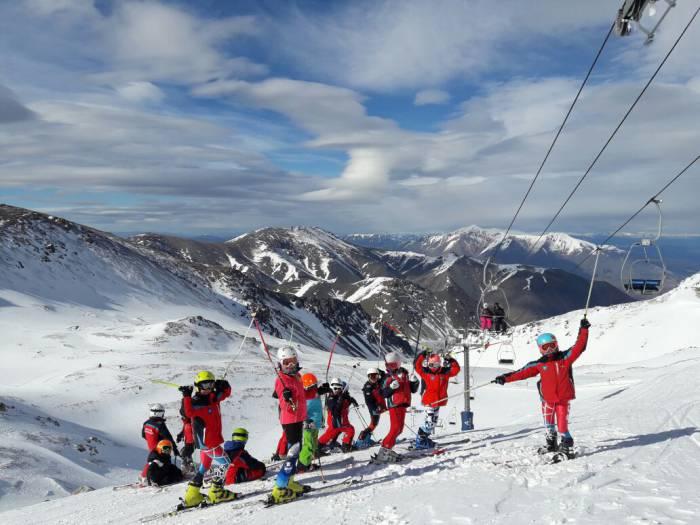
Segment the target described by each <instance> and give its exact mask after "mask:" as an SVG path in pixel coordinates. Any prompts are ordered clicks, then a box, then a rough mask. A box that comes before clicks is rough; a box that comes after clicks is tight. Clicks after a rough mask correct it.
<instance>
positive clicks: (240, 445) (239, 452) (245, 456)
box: [224, 428, 265, 485]
mask: <svg viewBox="0 0 700 525" xmlns="http://www.w3.org/2000/svg"><path fill="white" fill-rule="evenodd" d="M246 443H248V431H247V430H246V429H245V428H236V429H234V430H233V433H232V434H231V441H227V442H226V443H224V451H225V452H226V455H227V456H228V459H229V461H230V464H229V467H228V469H227V470H226V481H225V482H224V485H232V484H234V483H243V482H245V481H253V480H256V479H260V478H262V477H263V476H264V475H265V464H264V463H263V462H262V461H258V460H257V459H255V458H254V457H253V456H251V455H250V454H249V453H248V452H247V451H246V450H245V446H246Z"/></svg>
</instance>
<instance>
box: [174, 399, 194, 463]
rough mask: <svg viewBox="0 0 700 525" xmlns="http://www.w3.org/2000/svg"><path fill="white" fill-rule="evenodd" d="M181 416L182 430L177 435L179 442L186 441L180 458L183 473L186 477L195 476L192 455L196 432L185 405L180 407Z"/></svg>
mask: <svg viewBox="0 0 700 525" xmlns="http://www.w3.org/2000/svg"><path fill="white" fill-rule="evenodd" d="M180 415H181V416H182V430H180V432H179V433H178V435H177V442H178V443H180V442H181V441H184V443H185V446H184V447H182V451H181V452H180V457H181V459H182V473H183V474H184V475H185V476H191V475H193V474H194V463H193V461H192V454H194V432H193V431H192V421H190V418H188V417H186V416H185V403H184V401H183V402H182V403H181V405H180Z"/></svg>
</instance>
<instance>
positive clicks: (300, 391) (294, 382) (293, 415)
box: [275, 373, 307, 425]
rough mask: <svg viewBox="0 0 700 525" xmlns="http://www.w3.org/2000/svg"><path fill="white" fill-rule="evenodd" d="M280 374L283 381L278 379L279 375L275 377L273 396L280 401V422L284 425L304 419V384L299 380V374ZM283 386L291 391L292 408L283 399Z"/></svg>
mask: <svg viewBox="0 0 700 525" xmlns="http://www.w3.org/2000/svg"><path fill="white" fill-rule="evenodd" d="M280 375H281V376H282V380H283V381H284V383H282V381H280V378H279V376H278V377H277V381H275V397H277V399H279V402H280V406H279V412H280V423H281V424H282V425H286V424H288V423H299V422H300V421H306V413H307V412H306V393H305V392H304V384H303V383H302V382H301V374H299V373H296V374H294V375H293V376H290V375H288V374H283V373H280ZM285 388H288V389H289V390H291V391H292V402H293V403H294V408H292V405H290V404H289V403H288V402H287V401H286V400H285V399H284V396H283V394H282V392H283V391H284V389H285Z"/></svg>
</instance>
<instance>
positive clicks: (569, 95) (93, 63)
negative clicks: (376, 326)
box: [0, 0, 700, 235]
mask: <svg viewBox="0 0 700 525" xmlns="http://www.w3.org/2000/svg"><path fill="white" fill-rule="evenodd" d="M694 9H695V6H693V5H690V3H688V2H679V5H678V7H676V8H675V9H673V11H672V12H671V13H670V14H669V16H668V18H667V19H666V22H665V23H664V25H663V26H662V30H661V31H660V32H659V34H658V36H657V39H656V41H655V42H654V44H653V45H651V46H644V45H643V38H642V37H641V36H640V35H639V34H637V35H633V36H631V37H629V38H626V39H620V38H615V39H614V40H612V41H611V42H610V44H609V46H608V47H607V48H606V51H605V55H604V57H603V60H602V61H601V63H600V66H599V68H598V69H597V70H596V73H595V75H594V78H593V81H592V83H591V84H590V86H589V87H588V88H587V89H586V91H585V92H584V97H583V98H582V100H581V102H580V104H579V105H578V106H577V108H576V111H575V113H574V114H573V116H572V119H571V121H570V123H569V125H567V128H566V129H565V132H564V134H563V135H562V138H561V139H560V142H559V143H558V145H557V148H556V149H555V150H554V152H553V154H552V156H551V159H550V161H549V162H548V164H547V166H546V167H545V170H544V171H543V174H542V176H541V178H540V181H539V182H538V184H537V185H536V186H535V189H534V191H533V193H532V195H531V198H530V199H529V200H528V202H527V204H526V206H525V207H524V209H523V211H522V213H521V215H520V217H519V220H518V222H516V224H515V228H516V229H517V230H520V231H530V232H535V233H538V232H539V231H540V230H541V229H542V228H543V227H544V226H545V225H546V224H547V222H549V219H550V218H551V216H552V215H553V213H554V212H555V211H556V209H557V208H558V207H559V205H560V204H561V202H562V201H563V199H564V198H565V197H566V195H567V194H568V192H569V191H570V190H571V188H572V187H573V185H574V184H575V183H576V181H577V180H578V177H579V176H580V175H581V174H582V173H583V171H584V170H585V168H586V167H587V166H588V164H589V163H590V161H591V160H592V159H593V157H594V156H595V154H596V153H597V151H598V149H599V148H600V146H601V145H602V143H603V142H604V140H605V139H606V138H607V136H608V135H609V133H610V132H611V131H612V129H613V128H614V126H615V125H616V124H617V122H618V121H619V119H620V117H621V116H622V114H623V113H624V112H625V110H626V109H627V107H628V105H629V104H630V103H631V102H632V100H633V99H634V97H635V96H636V95H637V93H638V92H639V90H640V89H641V87H642V85H643V83H644V82H645V81H646V79H647V78H648V76H649V75H650V73H651V71H652V70H653V68H654V67H655V66H656V65H657V64H658V63H659V61H660V60H661V58H662V57H663V55H664V54H665V53H666V52H667V50H668V49H669V48H670V46H671V44H672V43H673V41H674V40H675V38H676V37H677V35H678V34H679V33H680V31H681V30H682V28H683V26H684V25H685V24H686V23H687V21H688V19H689V17H690V15H691V14H692V11H693V10H694ZM615 12H616V8H615V7H614V6H612V7H611V5H610V3H609V2H607V1H605V0H591V1H589V2H577V3H569V2H560V1H542V2H537V3H532V2H529V3H527V2H519V1H515V0H502V1H501V2H498V3H494V2H491V1H486V0H472V1H470V2H464V1H457V0H444V1H442V2H437V3H436V2H422V1H417V0H415V1H414V0H401V1H399V0H391V1H389V0H371V1H370V0H356V1H352V2H350V1H348V2H329V1H297V2H282V1H275V2H272V1H264V2H254V1H245V2H244V1H240V2H233V1H215V0H207V1H198V2H184V1H179V2H178V1H160V2H158V1H136V0H125V1H120V2H109V1H105V0H101V1H99V2H94V1H89V0H24V1H18V2H3V3H0V150H1V151H2V152H3V154H2V157H0V201H2V202H6V203H8V204H13V205H17V206H24V207H28V208H32V209H37V210H40V211H45V212H49V213H53V214H57V215H62V216H65V217H67V218H69V219H72V220H76V221H79V222H83V223H86V224H89V225H92V226H95V227H98V228H102V229H106V230H110V231H129V232H135V231H159V232H167V233H174V234H185V235H197V234H215V235H227V234H233V233H240V232H243V231H248V230H251V229H255V228H260V227H265V226H288V225H317V226H321V227H324V228H327V229H329V230H331V231H335V232H338V233H350V232H357V231H362V232H370V231H374V232H383V231H389V232H391V231H394V232H408V231H412V232H430V231H446V230H451V229H455V228H459V227H462V226H465V225H469V224H477V225H480V226H484V227H500V228H504V227H505V226H507V224H508V222H509V220H510V218H511V217H512V214H513V213H514V211H515V209H516V207H517V205H518V203H519V202H520V199H521V198H522V196H523V195H524V192H525V191H526V189H527V186H528V184H529V181H530V180H531V178H532V176H533V175H534V173H535V171H536V169H537V166H538V165H539V162H540V161H541V159H542V158H543V156H544V153H545V151H546V149H547V147H548V145H549V142H550V141H551V139H552V137H553V135H554V132H555V131H556V129H557V127H558V125H559V123H560V122H561V119H562V118H563V115H564V114H565V112H566V109H567V107H568V104H569V103H570V102H571V100H572V99H573V96H574V94H575V92H576V90H577V88H578V85H579V82H580V81H581V79H582V77H583V75H584V74H585V71H586V70H587V68H588V66H589V64H590V62H591V60H592V57H593V56H594V54H595V52H596V50H597V49H598V46H599V45H600V42H601V41H602V38H603V37H604V35H605V33H606V31H607V29H608V27H609V25H610V23H611V22H612V18H613V17H614V15H615ZM699 24H700V22H699ZM698 45H700V27H695V26H693V27H691V29H690V30H689V32H688V34H687V35H686V37H685V38H684V40H683V41H682V42H681V44H680V45H679V46H678V48H677V49H676V50H675V51H674V53H673V55H672V57H671V59H670V60H669V61H668V63H667V64H666V66H665V67H664V69H663V70H662V72H661V74H660V75H659V77H658V78H657V80H656V81H655V83H654V84H653V85H652V88H651V89H650V91H649V92H648V94H647V95H646V96H645V99H644V100H643V101H642V104H640V106H639V108H638V109H637V110H635V112H634V113H633V114H632V115H631V116H630V119H629V120H628V122H627V123H625V126H624V127H623V129H622V130H621V132H620V134H619V135H618V136H617V137H616V139H615V140H614V141H613V143H612V144H611V146H610V148H609V149H608V151H607V152H606V154H605V155H604V156H603V157H602V158H601V161H600V163H599V164H598V165H597V166H596V168H595V169H594V170H593V171H592V172H591V174H590V176H589V178H588V179H587V180H586V181H585V183H584V185H583V186H582V188H581V191H580V192H579V193H578V194H577V195H576V196H575V197H574V198H573V199H572V201H571V202H570V204H569V205H568V206H567V208H566V210H565V211H564V213H563V214H562V216H561V217H560V219H559V220H558V221H557V223H555V225H554V228H553V229H554V230H555V231H567V232H574V233H575V232H591V231H600V232H606V231H610V230H612V229H615V228H616V227H617V225H618V224H619V223H620V222H622V221H623V220H624V219H625V218H626V217H627V216H629V215H630V214H631V213H632V212H633V211H634V210H636V209H637V208H638V207H639V206H640V205H641V203H643V202H644V201H645V200H646V199H647V198H649V197H650V196H651V195H652V194H653V193H655V191H656V190H657V189H659V188H660V187H661V186H662V185H663V184H664V182H665V181H666V180H667V179H669V178H670V177H671V176H672V175H673V174H674V173H675V172H677V171H679V170H680V169H681V168H682V167H683V166H684V165H685V164H687V163H688V162H689V161H690V160H691V159H692V158H693V157H694V156H695V155H697V154H698V149H700V148H699V147H698V144H700V140H698V139H699V138H700V133H698V128H697V125H696V122H698V120H699V118H700V71H699V68H698V66H697V59H696V56H695V54H694V51H693V50H694V49H697V48H698ZM699 169H700V168H699ZM699 178H700V174H698V169H696V170H695V171H692V172H690V173H688V174H687V176H686V178H685V179H681V180H680V181H679V182H678V183H677V184H676V185H675V186H673V187H672V188H671V189H670V190H669V191H668V194H665V195H664V198H665V201H666V203H665V213H666V218H667V227H668V228H669V230H670V231H673V232H697V231H698V228H697V224H698V212H697V205H696V203H695V195H697V194H698V190H700V183H699V182H698V179H699ZM646 215H647V214H643V215H642V216H640V218H639V219H638V221H636V222H635V223H634V224H632V225H630V229H631V230H632V231H634V230H637V231H644V230H645V229H646V228H648V227H649V225H650V224H651V222H653V214H652V213H649V214H648V217H647V216H646Z"/></svg>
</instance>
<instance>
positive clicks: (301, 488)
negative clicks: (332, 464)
mask: <svg viewBox="0 0 700 525" xmlns="http://www.w3.org/2000/svg"><path fill="white" fill-rule="evenodd" d="M287 488H288V489H290V490H292V491H294V493H295V494H296V495H297V496H300V495H302V494H304V493H306V492H309V491H310V490H311V487H310V486H309V485H302V484H301V483H299V482H298V481H297V480H295V479H294V476H292V477H291V478H289V481H288V482H287Z"/></svg>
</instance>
